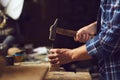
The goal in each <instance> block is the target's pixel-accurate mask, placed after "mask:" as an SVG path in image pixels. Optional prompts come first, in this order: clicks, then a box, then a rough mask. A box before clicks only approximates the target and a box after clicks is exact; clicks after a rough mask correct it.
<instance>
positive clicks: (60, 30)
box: [49, 18, 76, 41]
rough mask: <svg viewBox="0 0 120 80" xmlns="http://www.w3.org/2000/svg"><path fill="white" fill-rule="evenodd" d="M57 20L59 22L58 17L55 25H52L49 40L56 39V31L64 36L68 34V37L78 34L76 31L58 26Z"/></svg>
mask: <svg viewBox="0 0 120 80" xmlns="http://www.w3.org/2000/svg"><path fill="white" fill-rule="evenodd" d="M57 22H58V18H56V20H55V21H54V23H53V25H51V26H50V29H49V30H50V34H49V40H52V41H54V40H55V36H56V33H57V34H61V35H64V36H68V37H74V36H75V35H76V31H73V30H69V29H63V28H59V27H57Z"/></svg>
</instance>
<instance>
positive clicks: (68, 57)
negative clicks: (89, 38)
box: [48, 49, 72, 64]
mask: <svg viewBox="0 0 120 80" xmlns="http://www.w3.org/2000/svg"><path fill="white" fill-rule="evenodd" d="M48 58H49V61H50V63H52V64H66V63H69V62H72V50H71V49H51V50H50V54H49V55H48Z"/></svg>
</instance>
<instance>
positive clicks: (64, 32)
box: [56, 27, 76, 37]
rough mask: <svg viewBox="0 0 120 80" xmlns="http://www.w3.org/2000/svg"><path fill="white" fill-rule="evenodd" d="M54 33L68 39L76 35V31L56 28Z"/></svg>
mask: <svg viewBox="0 0 120 80" xmlns="http://www.w3.org/2000/svg"><path fill="white" fill-rule="evenodd" d="M56 33H57V34H61V35H65V36H68V37H75V35H76V31H73V30H69V29H63V28H59V27H57V29H56Z"/></svg>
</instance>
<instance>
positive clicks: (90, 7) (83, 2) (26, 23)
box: [18, 0, 99, 48]
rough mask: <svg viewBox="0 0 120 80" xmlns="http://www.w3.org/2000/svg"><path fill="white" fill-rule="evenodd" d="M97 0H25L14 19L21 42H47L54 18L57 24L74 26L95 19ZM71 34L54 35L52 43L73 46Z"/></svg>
mask: <svg viewBox="0 0 120 80" xmlns="http://www.w3.org/2000/svg"><path fill="white" fill-rule="evenodd" d="M98 7H99V0H25V2H24V6H23V11H22V14H21V16H20V18H19V19H18V22H19V25H20V29H21V32H22V35H23V37H24V41H25V43H32V44H33V45H34V47H38V46H51V41H50V40H49V39H48V38H49V27H50V26H51V25H52V24H53V22H54V20H55V19H56V18H58V26H59V27H62V28H65V29H71V30H78V29H79V28H81V27H83V26H85V25H87V24H89V23H91V22H94V21H95V20H96V19H97V12H98ZM81 44H82V43H77V42H75V41H74V40H73V38H70V37H66V36H62V35H58V34H57V35H56V39H55V41H54V47H65V48H74V47H77V46H79V45H81Z"/></svg>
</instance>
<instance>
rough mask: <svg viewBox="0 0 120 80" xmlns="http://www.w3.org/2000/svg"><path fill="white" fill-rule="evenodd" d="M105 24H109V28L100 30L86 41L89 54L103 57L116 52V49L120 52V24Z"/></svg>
mask: <svg viewBox="0 0 120 80" xmlns="http://www.w3.org/2000/svg"><path fill="white" fill-rule="evenodd" d="M107 24H108V23H107ZM107 24H105V25H107ZM119 24H120V23H119ZM107 26H110V28H109V29H107V30H105V31H104V30H103V31H101V32H100V33H99V34H98V35H97V36H95V37H94V38H93V39H91V40H89V41H88V42H87V43H86V47H87V50H88V54H89V55H91V56H93V57H94V56H95V57H98V58H105V57H107V56H111V55H114V54H118V51H119V52H120V25H118V24H113V25H112V26H111V25H107Z"/></svg>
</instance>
